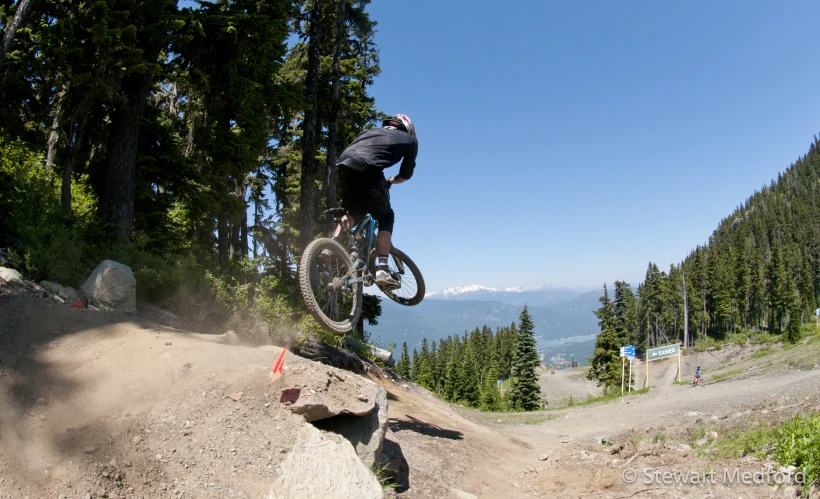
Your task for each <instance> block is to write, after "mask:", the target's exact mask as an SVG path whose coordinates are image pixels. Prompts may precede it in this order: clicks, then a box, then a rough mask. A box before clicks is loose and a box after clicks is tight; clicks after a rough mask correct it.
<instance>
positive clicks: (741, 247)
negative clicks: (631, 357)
mask: <svg viewBox="0 0 820 499" xmlns="http://www.w3.org/2000/svg"><path fill="white" fill-rule="evenodd" d="M818 220H820V141H818V139H816V138H815V141H814V143H812V144H811V146H810V147H809V151H808V153H807V154H806V155H805V156H803V157H800V158H799V159H798V160H797V161H795V162H794V163H793V164H791V165H790V166H789V167H788V168H787V169H786V171H784V172H783V173H780V174H778V176H777V178H776V179H773V180H772V181H771V182H770V183H769V185H764V186H763V187H761V189H760V190H759V191H758V192H755V193H754V194H753V195H752V196H750V197H749V198H748V199H747V200H746V201H745V202H744V203H743V204H742V205H740V206H738V207H737V208H736V209H735V210H734V212H733V213H732V214H731V215H729V216H728V217H726V218H725V219H723V220H722V221H721V222H720V223H719V224H718V227H717V229H715V231H714V232H713V233H712V235H711V236H710V237H709V240H708V242H707V243H706V244H704V245H701V246H698V247H697V248H695V249H694V250H692V251H691V253H689V255H688V256H687V257H686V258H685V259H684V260H683V261H682V262H680V263H677V264H672V265H670V267H669V269H668V271H664V270H661V269H660V268H659V267H658V266H657V265H656V264H655V263H652V262H650V263H649V265H648V267H647V270H646V277H645V279H644V281H643V282H642V283H640V284H639V285H638V287H637V290H633V288H632V286H631V285H630V284H629V283H627V282H622V281H617V282H615V283H614V284H615V289H614V292H613V294H612V296H610V290H608V289H607V287H606V285H604V289H603V295H602V296H601V298H600V302H601V307H600V308H599V309H598V310H597V311H596V312H595V314H596V316H597V317H598V319H599V322H598V324H599V326H600V334H599V336H598V339H597V342H596V347H595V352H594V354H593V357H592V358H590V362H591V367H590V371H589V373H588V374H589V377H590V378H591V379H597V380H598V381H599V383H600V384H603V385H606V386H615V385H618V386H619V385H620V379H621V361H620V358H619V356H618V349H619V347H621V346H626V345H635V346H636V350H637V351H638V356H640V355H641V354H642V353H643V352H644V351H645V350H646V349H647V348H652V347H655V346H662V345H667V344H671V343H675V342H680V343H681V344H684V345H685V346H699V345H702V346H707V345H710V344H713V343H715V342H716V341H719V340H723V339H725V338H727V337H729V336H732V335H736V334H745V333H751V332H755V333H764V334H771V335H774V336H775V337H780V339H782V340H783V341H787V342H791V343H795V342H797V341H798V340H800V338H801V335H802V333H801V325H803V324H806V323H808V322H810V321H814V315H815V310H816V308H817V307H818V298H819V297H820V274H819V273H820V225H818ZM684 342H685V343H684Z"/></svg>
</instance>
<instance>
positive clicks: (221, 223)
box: [216, 207, 230, 266]
mask: <svg viewBox="0 0 820 499" xmlns="http://www.w3.org/2000/svg"><path fill="white" fill-rule="evenodd" d="M216 235H217V238H218V242H217V245H218V246H219V261H220V262H222V265H225V266H227V265H228V259H229V258H230V249H229V243H228V238H229V234H228V210H227V209H226V208H224V207H223V208H222V211H220V212H219V216H218V217H217V223H216Z"/></svg>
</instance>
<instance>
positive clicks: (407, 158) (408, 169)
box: [393, 142, 419, 184]
mask: <svg viewBox="0 0 820 499" xmlns="http://www.w3.org/2000/svg"><path fill="white" fill-rule="evenodd" d="M418 152H419V144H418V142H413V143H412V144H409V145H408V148H407V151H406V152H405V154H404V159H403V160H402V162H401V167H400V168H399V174H398V175H397V176H396V177H394V179H399V178H400V179H402V180H401V182H404V181H405V180H410V177H412V176H413V170H415V169H416V156H417V155H418ZM401 182H393V183H394V184H400V183H401Z"/></svg>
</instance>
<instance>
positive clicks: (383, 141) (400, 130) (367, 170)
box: [333, 114, 419, 289]
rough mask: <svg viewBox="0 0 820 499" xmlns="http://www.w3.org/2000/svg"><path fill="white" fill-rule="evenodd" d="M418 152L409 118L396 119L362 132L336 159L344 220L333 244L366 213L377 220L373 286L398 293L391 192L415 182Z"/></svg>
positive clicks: (398, 116)
mask: <svg viewBox="0 0 820 499" xmlns="http://www.w3.org/2000/svg"><path fill="white" fill-rule="evenodd" d="M418 150H419V142H418V139H417V138H416V128H415V127H414V126H413V122H412V121H410V118H408V117H407V115H405V114H397V115H395V116H391V117H390V118H387V119H385V120H383V122H382V127H381V128H375V127H374V128H370V129H368V130H365V131H363V132H361V133H360V134H359V135H357V136H356V138H355V139H353V142H351V143H350V145H348V146H347V148H345V150H344V151H342V154H341V155H340V156H339V161H338V164H339V193H340V195H341V198H342V202H343V206H344V207H345V209H346V210H347V214H345V215H343V216H342V219H341V223H340V224H339V225H337V226H336V230H335V231H334V232H333V238H334V239H336V240H339V239H341V234H342V230H344V231H345V232H347V231H348V230H350V228H351V227H353V226H354V225H356V220H361V218H362V217H364V214H365V213H370V216H372V217H373V218H374V219H376V220H378V222H379V234H378V236H377V238H376V252H377V255H378V263H377V265H376V284H377V285H379V287H381V288H385V289H395V288H398V287H399V283H398V282H396V280H395V279H393V277H392V276H391V275H390V272H389V268H388V267H387V256H388V255H389V254H390V248H391V247H392V234H393V222H394V219H395V216H394V214H393V208H391V207H390V192H389V189H390V186H391V185H393V184H401V183H403V182H404V181H405V180H410V177H412V176H413V170H414V169H415V167H416V155H417V154H418ZM399 161H401V166H400V168H399V174H398V175H396V176H395V177H390V178H389V179H385V177H384V173H383V170H384V169H385V168H389V167H391V166H393V165H395V164H396V163H398V162H399Z"/></svg>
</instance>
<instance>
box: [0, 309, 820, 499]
mask: <svg viewBox="0 0 820 499" xmlns="http://www.w3.org/2000/svg"><path fill="white" fill-rule="evenodd" d="M0 325H2V329H0V443H2V445H0V498H6V497H10V498H11V497H14V498H16V497H26V496H28V497H31V498H38V497H55V498H56V497H65V498H75V497H77V498H83V497H120V498H125V497H205V498H217V497H219V498H221V497H264V495H265V492H266V491H267V489H268V488H269V487H270V485H271V483H273V481H274V480H275V477H276V472H275V469H276V466H277V464H279V463H280V462H281V461H282V459H284V456H285V455H286V453H287V451H288V449H289V448H290V445H291V443H292V439H293V437H294V436H295V428H297V427H298V426H299V425H300V424H303V423H302V422H301V420H299V419H298V418H296V417H295V416H294V415H292V414H291V413H290V412H289V411H286V410H283V409H282V408H281V407H280V406H279V404H278V403H277V402H276V400H274V399H275V398H276V397H274V396H273V395H272V394H274V395H275V394H278V392H276V391H275V390H273V389H271V388H270V387H269V386H268V385H267V383H266V382H262V383H260V382H259V381H260V379H266V377H267V373H268V372H269V369H270V363H271V362H272V359H273V358H275V356H276V354H277V353H278V352H279V351H280V350H279V348H277V347H261V348H260V347H246V346H241V345H238V344H236V343H237V342H238V339H237V338H236V336H235V335H232V334H227V335H221V336H212V335H198V334H194V333H191V332H188V331H184V330H182V329H177V328H174V327H171V326H169V325H167V324H162V323H161V321H157V320H155V317H151V316H150V315H145V314H136V315H134V316H128V315H122V314H119V315H118V314H116V313H106V314H102V313H94V312H87V311H79V310H72V309H69V308H66V307H59V306H56V305H48V304H47V302H44V301H43V300H37V299H25V298H16V297H12V298H3V299H2V300H0ZM750 355H751V352H750V351H749V349H740V348H736V349H726V350H725V351H722V352H719V353H717V354H716V355H715V356H714V358H712V357H707V356H706V355H705V354H699V355H693V356H690V357H684V362H683V364H684V367H683V375H682V379H687V378H688V374H687V373H689V372H690V371H693V370H694V367H695V366H696V365H701V366H702V367H703V369H704V371H705V373H706V377H707V379H709V378H710V376H712V375H713V373H714V371H715V370H716V369H718V368H724V369H726V370H728V369H735V370H737V372H742V374H740V375H737V376H735V377H730V378H729V379H728V380H725V381H720V382H716V383H710V384H708V385H707V386H706V387H705V388H697V387H696V388H692V387H689V386H685V385H677V384H674V379H675V376H676V374H677V362H657V363H652V364H653V365H650V376H651V383H650V384H651V385H652V387H653V388H652V389H651V390H650V391H649V393H647V394H643V395H635V396H630V397H625V398H621V399H617V400H616V401H614V402H611V403H606V404H594V405H581V406H574V407H568V408H564V409H558V410H549V411H544V412H538V413H533V414H526V415H521V414H514V415H502V414H482V413H478V412H477V411H473V410H468V409H464V408H462V407H460V406H456V405H452V404H446V403H444V402H442V401H440V400H439V399H437V398H435V397H434V396H433V395H432V394H431V393H429V392H427V391H426V390H424V389H421V388H419V387H417V386H416V385H413V384H411V383H405V382H402V381H401V380H399V381H395V380H393V379H391V378H389V377H387V376H379V374H378V372H376V371H373V373H372V374H371V375H372V377H373V379H374V380H375V381H377V382H379V383H381V384H382V386H384V387H385V388H386V389H387V391H388V400H389V406H388V409H389V415H390V421H389V430H388V432H387V441H386V443H385V449H386V451H389V452H391V453H392V454H394V455H397V456H398V457H399V459H398V460H399V461H401V462H403V463H404V465H405V466H406V467H405V468H404V471H403V472H402V473H400V475H401V476H400V481H399V482H400V483H399V484H398V486H397V487H396V488H394V489H392V490H387V494H388V495H392V496H396V497H406V498H437V497H440V498H451V497H472V496H477V497H488V498H497V497H501V498H512V497H522V498H529V497H550V498H552V497H566V498H570V497H572V498H578V497H613V498H615V497H619V498H620V497H646V496H650V497H657V496H664V497H707V496H712V497H726V498H729V497H740V496H742V497H744V498H747V499H748V498H755V497H781V496H782V497H786V496H788V493H789V492H790V490H788V489H787V490H785V491H782V490H773V489H771V488H770V487H764V486H758V487H745V488H742V489H733V488H727V487H724V486H722V485H720V484H718V485H715V486H712V485H710V486H708V487H707V486H702V485H701V486H697V487H694V486H692V487H689V488H680V487H678V488H675V487H668V486H657V485H649V486H647V485H644V484H640V483H632V484H628V483H624V480H623V478H622V476H621V473H622V471H623V468H624V467H625V466H627V464H628V465H629V466H631V467H635V468H636V469H642V468H644V467H661V468H664V469H677V470H682V469H684V468H687V467H688V468H690V469H695V468H696V469H701V470H702V469H706V468H707V467H709V466H712V467H717V466H724V465H726V466H729V465H731V466H739V467H745V468H744V469H752V470H754V469H755V468H757V469H759V468H760V466H762V465H766V463H760V462H755V461H751V460H745V461H740V460H737V461H731V462H717V463H714V462H711V461H710V460H708V459H707V458H706V457H698V455H697V454H698V453H697V452H696V451H695V450H691V449H690V450H686V449H685V448H684V447H681V446H680V444H687V445H694V444H693V441H692V437H691V433H692V432H693V431H695V430H696V429H697V428H700V427H705V428H706V429H708V430H710V431H711V430H717V431H719V432H721V433H722V432H723V431H724V430H725V427H726V426H727V425H731V424H740V423H748V422H749V421H758V420H764V421H765V420H767V419H766V418H772V417H786V416H789V415H791V414H793V413H794V412H795V411H797V410H804V409H806V408H812V410H817V409H814V408H815V407H817V406H818V403H819V402H820V369H818V368H816V366H817V364H816V363H814V364H813V365H814V366H815V367H814V368H812V367H811V366H812V364H811V362H809V364H808V367H807V368H806V370H796V369H788V368H787V366H786V364H785V362H783V361H772V360H767V359H769V357H765V358H763V359H761V360H754V359H750V358H749V357H750ZM810 360H811V359H810ZM311 365H312V364H311V363H310V362H309V361H307V360H304V359H299V358H297V357H290V358H289V359H288V362H287V363H286V367H287V368H288V369H295V368H299V369H310V368H311ZM639 366H640V364H636V366H635V369H636V370H637V371H639V372H640V367H639ZM765 366H768V367H765ZM774 366H779V367H778V368H777V369H775V367H774ZM285 377H287V372H286V374H285ZM541 382H542V386H543V387H544V393H545V394H546V395H547V397H548V399H550V407H556V406H560V405H561V404H562V403H563V401H564V400H566V398H567V397H569V396H570V395H571V396H572V397H573V398H574V399H575V400H578V401H581V400H583V399H584V398H586V397H587V396H589V395H596V394H598V393H600V390H599V389H598V388H597V387H595V386H594V384H592V383H591V382H589V381H587V380H585V379H583V377H582V374H581V371H580V370H566V371H557V372H556V374H554V375H552V374H550V373H549V371H547V372H545V373H542V374H541ZM239 392H242V394H241V395H239ZM234 399H237V400H234ZM795 406H796V407H795ZM521 418H523V419H521ZM527 418H529V419H527ZM761 418H762V419H761ZM499 421H501V423H499ZM511 422H513V423H511ZM601 437H606V438H607V439H608V440H610V441H614V442H615V445H614V446H612V447H604V446H602V445H601V443H600V442H601ZM661 437H662V438H661ZM707 447H708V445H707ZM613 450H616V451H618V452H616V453H612V451H613ZM707 450H708V449H707ZM630 458H631V460H630ZM791 493H792V495H793V491H791ZM471 494H472V495H471ZM783 494H786V495H783Z"/></svg>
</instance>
